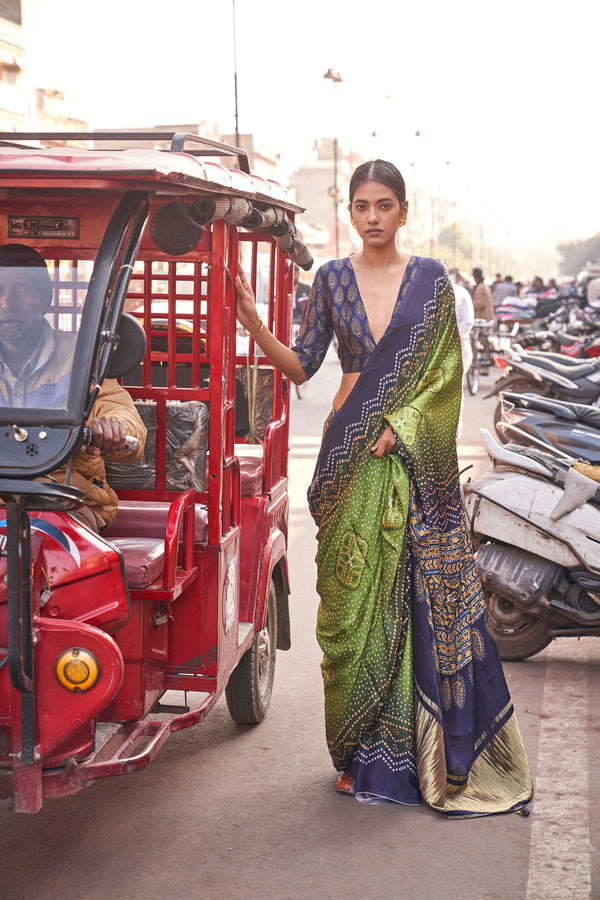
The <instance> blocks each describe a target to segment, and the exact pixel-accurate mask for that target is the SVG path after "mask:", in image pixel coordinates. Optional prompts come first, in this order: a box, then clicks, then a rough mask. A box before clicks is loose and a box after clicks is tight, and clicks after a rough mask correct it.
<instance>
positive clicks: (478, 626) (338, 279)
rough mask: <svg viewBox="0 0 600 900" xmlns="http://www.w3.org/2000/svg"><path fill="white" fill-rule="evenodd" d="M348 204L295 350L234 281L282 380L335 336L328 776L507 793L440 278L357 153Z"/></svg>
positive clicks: (433, 795) (388, 180)
mask: <svg viewBox="0 0 600 900" xmlns="http://www.w3.org/2000/svg"><path fill="white" fill-rule="evenodd" d="M349 209H350V214H351V218H352V222H353V225H354V227H355V228H356V230H357V232H358V235H359V237H360V238H361V240H362V251H361V252H359V253H357V254H355V255H354V256H352V257H351V258H349V259H341V260H333V261H331V262H329V263H327V264H326V265H324V266H322V267H321V268H320V269H319V271H318V272H317V274H316V277H315V280H314V283H313V287H312V291H311V294H310V298H309V302H308V306H307V309H306V312H305V314H304V319H303V322H302V327H301V330H300V334H299V337H298V340H297V342H296V346H295V347H294V348H293V349H288V348H286V347H284V346H283V345H282V344H280V343H279V342H278V341H276V340H275V338H274V337H273V335H271V334H270V333H269V332H268V330H267V329H266V327H265V326H264V325H263V323H262V322H261V320H260V319H259V318H258V316H257V313H256V307H255V305H254V298H253V296H252V292H251V290H250V287H249V285H248V282H247V280H246V278H245V276H244V275H243V274H242V275H240V278H239V280H238V282H237V289H238V318H239V320H240V322H241V324H242V325H243V326H244V327H246V328H247V330H248V331H249V332H250V334H251V335H252V337H253V338H254V339H255V341H256V342H257V343H258V344H259V346H260V347H261V348H262V350H263V352H264V353H265V354H266V355H267V356H268V357H269V358H270V359H271V361H272V362H273V364H274V365H275V366H277V367H278V368H280V369H281V370H282V371H283V372H284V374H286V375H287V376H288V377H289V378H290V379H291V380H292V381H294V382H295V383H301V382H302V381H304V380H305V379H306V378H308V377H310V376H311V375H312V374H314V372H315V371H316V370H317V369H318V367H319V365H320V364H321V362H322V360H323V358H324V356H325V353H326V351H327V348H328V346H329V342H330V340H331V338H332V334H333V333H334V332H335V334H336V335H337V338H338V341H339V351H338V354H339V357H340V362H341V366H342V373H343V374H342V380H341V384H340V387H339V390H338V391H337V393H336V395H335V398H334V401H333V410H332V413H331V414H330V417H329V418H328V420H327V422H326V427H325V430H324V435H323V442H322V445H321V450H320V453H319V458H318V461H317V466H316V470H315V474H314V477H313V481H312V483H311V486H310V489H309V505H310V510H311V513H312V515H313V518H314V519H315V522H316V523H317V525H318V529H319V531H318V541H319V548H318V552H317V567H318V580H317V589H318V592H319V595H320V598H321V603H320V607H319V613H318V620H317V636H318V640H319V643H320V646H321V648H322V650H323V662H322V672H323V680H324V685H325V718H326V728H327V741H328V745H329V751H330V753H331V756H332V759H333V763H334V765H335V767H336V769H337V770H338V771H339V772H341V775H340V777H339V778H338V782H337V786H338V790H340V791H343V792H346V793H350V794H356V796H357V798H358V799H360V800H363V801H365V802H385V801H389V800H392V801H396V802H399V803H407V804H417V803H420V802H421V800H424V801H425V802H426V803H428V804H429V805H430V806H431V807H433V808H434V809H436V810H437V811H439V812H440V813H443V814H444V815H447V816H478V815H487V814H490V813H496V812H508V811H510V810H518V809H521V808H522V807H523V806H524V805H525V804H526V803H527V802H528V801H529V799H530V798H531V795H532V787H531V775H530V772H529V766H528V763H527V757H526V755H525V751H524V748H523V744H522V741H521V736H520V734H519V729H518V726H517V723H516V719H515V716H514V711H513V708H512V703H511V700H510V696H509V694H508V690H507V687H506V683H505V680H504V676H503V673H502V667H501V664H500V659H499V656H498V652H497V649H496V646H495V644H494V642H493V639H492V637H491V636H490V633H489V631H488V629H487V625H486V609H485V601H484V597H483V592H482V589H481V585H480V582H479V580H478V577H477V573H476V569H475V565H474V560H473V553H472V549H471V545H470V538H469V534H468V530H467V527H466V523H465V520H464V515H463V510H462V505H461V500H460V488H459V479H458V464H457V458H456V429H457V424H458V417H459V412H460V402H461V379H462V363H461V346H460V338H459V335H458V330H457V325H456V315H455V310H454V294H453V291H452V286H451V283H450V281H449V279H448V276H447V274H446V271H445V269H444V268H443V266H442V265H441V264H440V263H438V262H436V261H435V260H432V259H426V258H421V257H415V256H409V254H407V253H404V252H401V251H400V250H399V249H398V247H397V246H396V235H397V232H398V229H399V228H401V227H402V226H403V225H404V223H405V222H406V216H407V211H408V203H407V201H406V195H405V186H404V180H403V178H402V176H401V174H400V173H399V172H398V170H397V169H396V168H395V166H393V165H392V164H391V163H387V162H384V161H382V160H376V161H374V162H369V163H365V164H363V165H361V166H359V168H358V169H357V170H356V171H355V172H354V174H353V176H352V180H351V182H350V207H349Z"/></svg>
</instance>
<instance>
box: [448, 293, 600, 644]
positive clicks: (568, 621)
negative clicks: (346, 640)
mask: <svg viewBox="0 0 600 900" xmlns="http://www.w3.org/2000/svg"><path fill="white" fill-rule="evenodd" d="M565 309H566V315H565ZM557 313H558V315H557ZM561 315H564V316H565V318H564V319H563V321H561V318H560V317H561ZM557 321H558V322H559V323H560V325H559V327H557V326H556V322H557ZM561 326H562V328H561ZM565 326H566V327H565ZM548 348H549V349H548ZM575 352H577V353H578V354H579V355H577V356H575V355H572V354H574V353H575ZM598 354H600V315H599V314H598V312H597V311H596V310H592V309H586V308H584V304H583V303H582V302H581V299H580V298H577V297H575V298H569V299H568V300H567V301H566V302H565V303H564V304H562V305H561V307H559V309H558V310H555V312H554V313H553V314H552V316H551V317H550V318H549V320H547V321H546V322H543V323H540V324H539V327H538V328H536V329H535V330H533V329H530V330H529V331H528V332H521V335H520V342H519V344H514V345H513V346H512V347H511V348H510V349H509V350H508V351H506V353H505V356H504V358H501V359H498V358H497V359H496V362H497V364H498V365H499V366H500V369H501V377H500V378H499V379H498V381H497V382H496V384H495V386H494V388H493V390H492V391H490V393H489V394H488V395H487V396H488V397H489V396H494V395H495V396H497V397H498V405H497V408H496V411H495V414H494V426H495V430H496V435H495V436H493V435H492V434H491V433H490V431H489V430H487V429H482V435H483V438H484V442H485V444H486V449H487V451H488V454H489V456H490V458H491V460H492V462H493V468H492V470H491V471H489V472H486V473H485V474H483V475H481V476H478V477H477V478H473V479H470V480H468V481H467V482H466V483H465V484H464V485H463V497H464V502H465V508H466V512H467V516H468V519H469V524H470V527H471V533H472V536H473V542H474V546H475V551H476V556H475V558H476V563H477V568H478V570H479V573H480V575H481V579H482V582H483V586H484V590H485V593H486V598H487V605H488V611H489V624H490V629H491V631H492V633H493V634H494V637H495V638H496V641H497V643H498V647H499V650H500V654H501V656H502V658H503V659H505V660H517V659H526V658H527V657H529V656H533V655H534V654H535V653H538V652H539V651H540V650H542V649H543V648H544V647H546V646H547V645H548V644H549V643H550V641H551V640H552V639H553V638H555V637H563V636H564V637H569V636H571V637H577V636H582V635H600V355H598Z"/></svg>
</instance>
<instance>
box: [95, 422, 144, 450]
mask: <svg viewBox="0 0 600 900" xmlns="http://www.w3.org/2000/svg"><path fill="white" fill-rule="evenodd" d="M93 443H94V432H93V431H92V429H91V428H88V427H87V425H86V427H85V428H84V429H83V441H82V442H81V446H82V447H89V446H90V444H92V445H93ZM139 445H140V442H139V441H138V439H137V438H136V437H134V436H133V435H131V434H126V435H125V443H124V444H123V446H122V447H121V450H137V448H138V447H139Z"/></svg>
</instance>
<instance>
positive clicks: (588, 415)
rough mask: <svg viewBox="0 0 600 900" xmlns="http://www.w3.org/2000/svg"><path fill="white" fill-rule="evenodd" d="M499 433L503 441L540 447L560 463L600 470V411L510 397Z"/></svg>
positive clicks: (505, 401) (528, 397) (504, 401)
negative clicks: (583, 463)
mask: <svg viewBox="0 0 600 900" xmlns="http://www.w3.org/2000/svg"><path fill="white" fill-rule="evenodd" d="M501 407H502V418H501V419H500V421H499V422H498V426H497V427H498V430H499V431H500V433H501V435H502V437H503V440H504V441H509V442H512V443H516V444H520V445H522V446H525V447H537V448H538V449H540V450H543V451H544V452H545V453H549V454H550V455H551V456H554V457H555V458H557V459H562V460H565V461H567V462H571V463H573V462H576V461H577V460H578V459H585V460H587V461H588V462H589V463H591V464H592V465H597V466H600V409H598V408H597V407H595V406H584V405H582V404H579V403H564V402H563V401H562V400H554V399H551V398H548V397H536V396H533V395H527V394H525V395H523V394H513V393H510V392H508V393H506V394H503V395H502V399H501Z"/></svg>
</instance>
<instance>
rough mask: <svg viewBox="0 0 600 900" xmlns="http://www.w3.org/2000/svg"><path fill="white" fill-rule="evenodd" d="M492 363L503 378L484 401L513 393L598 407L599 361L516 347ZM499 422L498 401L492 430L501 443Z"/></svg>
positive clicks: (499, 409)
mask: <svg viewBox="0 0 600 900" xmlns="http://www.w3.org/2000/svg"><path fill="white" fill-rule="evenodd" d="M494 362H495V363H496V365H497V366H498V367H499V368H500V369H501V371H502V372H503V374H502V375H501V377H500V378H499V379H498V380H497V381H496V383H495V385H494V387H493V388H492V390H491V391H489V392H488V393H487V394H486V395H485V399H487V398H488V397H493V396H498V395H500V394H505V393H507V392H512V393H516V394H538V395H540V396H542V397H550V398H554V399H557V400H564V401H566V402H567V403H578V404H583V405H586V406H600V358H596V359H590V360H585V361H581V360H578V359H571V358H570V357H568V356H563V355H561V354H559V353H546V352H544V351H525V350H523V348H522V347H521V346H520V345H518V344H515V345H513V346H512V347H510V348H509V349H508V350H506V351H505V355H504V356H503V357H499V356H496V357H494ZM501 418H502V404H501V401H500V400H499V401H498V404H497V406H496V409H495V411H494V427H495V428H496V433H497V434H498V437H499V438H500V440H504V436H503V434H502V432H501V431H500V429H499V428H498V423H499V422H500V420H501Z"/></svg>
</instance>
